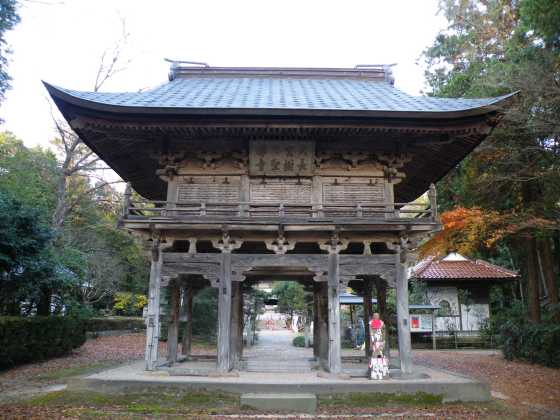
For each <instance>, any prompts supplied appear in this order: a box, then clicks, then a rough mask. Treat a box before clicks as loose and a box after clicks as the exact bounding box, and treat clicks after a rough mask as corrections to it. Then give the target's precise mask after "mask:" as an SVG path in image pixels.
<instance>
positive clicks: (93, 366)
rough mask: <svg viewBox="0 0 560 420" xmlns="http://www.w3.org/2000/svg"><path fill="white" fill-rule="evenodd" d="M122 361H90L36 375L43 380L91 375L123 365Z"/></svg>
mask: <svg viewBox="0 0 560 420" xmlns="http://www.w3.org/2000/svg"><path fill="white" fill-rule="evenodd" d="M121 364H122V362H116V361H103V362H95V363H89V364H86V365H81V366H73V367H69V368H61V369H56V370H52V371H50V372H45V373H41V374H39V375H37V376H36V378H37V379H39V380H42V381H57V380H61V379H68V378H73V377H76V376H83V375H90V374H94V373H97V372H100V371H102V370H105V369H109V368H111V367H115V366H118V365H121Z"/></svg>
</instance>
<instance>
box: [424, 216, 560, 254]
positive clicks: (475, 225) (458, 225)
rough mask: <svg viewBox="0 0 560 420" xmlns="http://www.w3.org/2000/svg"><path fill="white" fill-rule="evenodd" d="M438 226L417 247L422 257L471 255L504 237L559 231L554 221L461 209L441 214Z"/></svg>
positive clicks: (488, 247) (492, 245) (491, 245)
mask: <svg viewBox="0 0 560 420" xmlns="http://www.w3.org/2000/svg"><path fill="white" fill-rule="evenodd" d="M441 223H442V225H443V229H442V230H441V231H439V232H438V233H436V234H435V235H434V236H433V237H432V238H431V239H430V240H429V241H427V242H426V243H424V244H423V245H422V247H421V248H420V256H421V257H427V256H443V255H446V254H447V253H448V252H451V251H456V252H459V253H461V254H465V255H473V254H476V253H477V252H478V251H480V250H482V249H491V248H492V247H494V246H495V245H496V244H497V243H498V242H499V241H500V240H503V239H506V238H510V237H517V236H523V235H526V236H527V237H529V236H531V235H532V234H533V232H534V231H535V230H536V229H539V230H554V229H555V228H556V229H557V228H558V225H557V224H556V223H554V222H553V221H551V220H548V219H544V218H542V217H537V216H534V215H532V214H530V213H516V212H507V213H505V212H498V211H495V210H483V209H482V208H480V207H473V208H466V207H461V206H459V207H456V208H454V209H453V210H449V211H446V212H443V213H442V215H441Z"/></svg>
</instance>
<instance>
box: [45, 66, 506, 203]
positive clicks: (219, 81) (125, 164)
mask: <svg viewBox="0 0 560 420" xmlns="http://www.w3.org/2000/svg"><path fill="white" fill-rule="evenodd" d="M173 77H174V79H173V80H172V81H170V82H169V83H165V84H163V85H161V86H159V87H156V88H155V89H152V90H149V91H144V92H135V93H98V92H79V91H74V90H69V89H62V88H57V87H54V86H51V85H48V84H45V85H46V87H47V89H48V91H49V93H50V95H51V96H52V98H53V100H54V102H55V103H56V105H57V106H58V108H59V109H60V111H61V112H62V114H63V115H64V117H65V118H66V119H67V120H68V121H69V122H70V125H71V126H72V128H74V130H75V131H76V132H77V133H78V134H79V135H80V137H81V138H82V139H83V140H84V142H85V143H86V144H87V145H88V146H89V147H90V148H92V150H93V151H94V152H96V153H97V154H98V155H99V156H100V157H101V158H102V159H103V160H104V161H105V162H106V163H107V164H108V165H109V166H111V167H112V168H113V169H114V170H115V171H116V172H117V173H118V174H119V175H120V176H121V177H122V178H123V179H124V180H126V181H130V182H131V183H132V186H133V188H134V189H135V190H136V191H137V192H138V193H140V194H141V195H143V196H144V197H146V198H148V199H164V198H165V184H164V183H163V182H162V181H161V180H160V179H159V177H158V176H157V175H156V170H157V169H158V162H157V155H158V154H159V153H161V152H162V150H164V149H166V148H167V150H172V149H173V147H176V148H179V149H180V147H181V144H184V142H195V141H205V140H206V139H212V140H216V139H222V140H224V141H235V140H236V139H245V140H246V139H250V138H260V139H293V140H300V139H301V140H316V141H317V142H329V144H332V142H333V141H334V142H339V143H340V142H343V143H345V144H346V143H347V144H350V145H351V148H352V150H371V149H372V148H374V149H375V150H380V151H389V152H399V151H406V152H407V153H411V154H413V155H414V156H413V159H412V160H411V161H410V162H408V163H407V164H406V165H405V167H404V168H403V169H402V171H403V172H405V173H406V174H407V178H406V179H404V180H403V182H401V183H400V184H397V185H396V190H395V194H396V200H397V201H399V202H406V201H411V200H414V199H415V198H417V197H418V196H420V195H421V194H422V193H423V192H424V191H426V189H427V188H428V186H429V185H430V183H432V182H435V181H437V180H438V179H440V178H441V177H442V176H444V175H445V174H446V173H447V172H448V171H449V170H450V169H451V168H453V167H454V166H455V165H456V164H457V163H458V162H459V161H460V160H462V159H463V158H464V157H465V156H466V155H467V154H468V153H469V152H470V151H471V150H472V149H473V148H474V147H476V146H477V145H478V144H479V143H480V142H481V141H482V140H483V139H484V137H485V136H486V135H487V134H488V132H489V130H490V127H491V126H493V125H494V124H495V123H496V118H495V117H496V116H497V115H498V113H499V108H500V107H501V106H502V105H503V101H504V100H505V99H506V98H507V97H508V96H502V97H498V98H489V99H444V98H428V97H414V96H411V95H408V94H406V93H404V92H401V91H399V90H398V89H396V88H394V87H393V86H392V84H391V78H390V77H388V74H387V72H386V71H385V70H380V69H366V70H364V69H356V70H355V69H271V68H265V69H263V68H245V69H239V68H180V69H177V68H176V69H175V72H174V75H173ZM509 96H511V95H509ZM360 147H362V149H360Z"/></svg>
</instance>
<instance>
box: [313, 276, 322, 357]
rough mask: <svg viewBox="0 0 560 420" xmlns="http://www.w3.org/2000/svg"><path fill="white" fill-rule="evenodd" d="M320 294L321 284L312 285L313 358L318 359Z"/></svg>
mask: <svg viewBox="0 0 560 420" xmlns="http://www.w3.org/2000/svg"><path fill="white" fill-rule="evenodd" d="M320 292H321V284H320V283H317V282H314V283H313V357H315V359H319V348H320V346H319V344H320V343H319V337H320V335H319V330H320V327H319V299H320V298H319V293H320Z"/></svg>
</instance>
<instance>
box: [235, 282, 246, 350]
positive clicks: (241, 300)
mask: <svg viewBox="0 0 560 420" xmlns="http://www.w3.org/2000/svg"><path fill="white" fill-rule="evenodd" d="M244 307H245V299H244V297H243V283H240V284H239V306H238V310H239V324H238V325H237V328H239V341H238V342H237V345H238V346H239V351H238V353H239V359H241V358H242V357H243V330H244V328H245V314H244V312H243V309H244Z"/></svg>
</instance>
